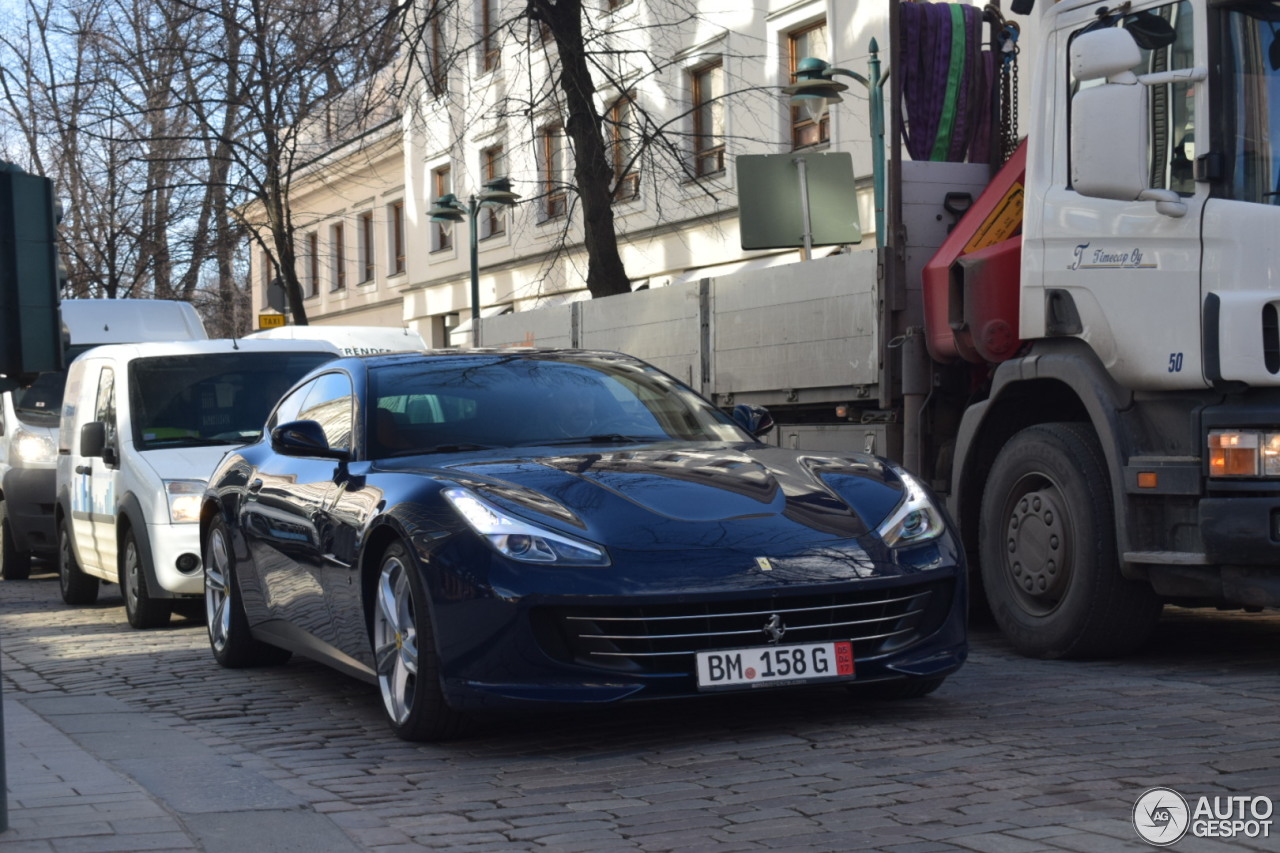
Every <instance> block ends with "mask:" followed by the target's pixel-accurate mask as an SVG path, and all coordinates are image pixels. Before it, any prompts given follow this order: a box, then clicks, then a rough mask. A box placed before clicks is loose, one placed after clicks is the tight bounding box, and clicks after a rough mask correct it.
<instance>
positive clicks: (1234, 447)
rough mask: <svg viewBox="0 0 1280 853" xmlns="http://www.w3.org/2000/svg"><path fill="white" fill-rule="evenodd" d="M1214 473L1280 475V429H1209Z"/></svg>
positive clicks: (1230, 475) (1211, 464) (1210, 468)
mask: <svg viewBox="0 0 1280 853" xmlns="http://www.w3.org/2000/svg"><path fill="white" fill-rule="evenodd" d="M1209 476H1210V477H1280V432H1269V431H1266V430H1257V429H1213V430H1209Z"/></svg>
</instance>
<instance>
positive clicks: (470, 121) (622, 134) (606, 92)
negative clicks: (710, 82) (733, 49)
mask: <svg viewBox="0 0 1280 853" xmlns="http://www.w3.org/2000/svg"><path fill="white" fill-rule="evenodd" d="M474 5H477V6H479V7H480V14H479V16H478V19H477V18H476V16H475V15H474V13H473V10H472V6H473V4H471V3H464V2H461V0H418V2H417V3H416V4H413V3H410V4H406V5H405V6H403V7H402V17H401V22H400V25H401V28H402V30H403V32H404V39H405V47H404V50H403V53H404V55H405V57H406V59H407V60H408V61H407V62H406V65H405V68H406V71H407V72H408V73H409V74H410V77H409V78H407V79H406V86H405V88H406V90H407V91H418V90H426V92H427V93H428V94H429V95H430V96H433V97H435V98H437V99H439V98H448V97H450V96H451V94H452V97H453V103H452V108H451V109H450V110H448V111H447V112H448V114H449V116H450V117H451V119H452V121H453V126H452V127H451V128H450V129H449V132H450V133H452V134H453V140H452V142H451V143H450V147H451V148H454V149H457V148H461V147H462V143H461V140H463V139H465V138H466V137H467V136H468V135H469V134H472V133H474V130H475V125H476V124H477V123H480V122H483V121H488V122H490V123H492V124H520V123H524V124H527V125H529V127H530V133H529V138H530V139H532V137H533V136H534V135H535V133H536V128H535V127H534V124H535V123H536V122H537V121H539V117H540V116H545V115H547V114H558V115H559V116H560V117H562V119H563V127H564V133H565V136H566V138H567V141H568V144H569V148H570V151H571V155H572V158H573V180H572V182H571V183H570V184H568V185H567V186H562V187H556V186H549V185H541V186H539V190H538V193H539V197H541V198H545V196H546V195H547V194H548V193H553V194H554V193H561V192H563V193H567V194H568V195H569V196H570V197H571V198H572V199H573V202H572V204H571V205H570V209H571V211H572V213H573V217H572V218H573V219H574V221H573V222H572V223H571V222H570V221H568V220H566V222H565V223H564V228H563V230H562V232H561V235H560V245H559V250H560V251H563V250H565V249H566V248H567V247H568V246H569V245H570V244H572V243H575V242H576V241H578V240H581V245H582V247H583V250H584V251H585V253H586V256H587V271H586V285H587V289H588V290H589V292H590V293H591V295H592V296H593V297H602V296H609V295H612V294H616V293H625V292H627V291H629V290H630V289H631V283H630V281H629V278H628V275H627V272H626V269H625V267H624V264H623V261H622V258H621V254H620V250H619V239H620V238H619V234H618V228H617V226H616V224H615V221H614V209H615V202H617V201H618V200H619V199H625V198H627V197H629V196H630V195H634V194H635V193H637V192H639V180H640V178H639V176H640V175H641V174H644V175H647V183H646V191H647V192H649V193H651V194H652V196H653V198H654V210H655V211H656V213H657V215H658V217H659V219H661V218H662V216H663V207H662V205H663V200H662V196H663V195H664V194H666V193H668V192H669V187H670V186H671V185H676V186H681V187H684V188H687V189H691V190H692V191H693V192H694V193H696V192H698V191H699V190H701V191H702V193H703V196H702V199H703V201H704V202H706V203H707V204H708V205H710V206H712V207H714V206H715V205H717V204H718V203H719V202H718V195H719V193H718V190H717V188H716V186H715V182H714V180H709V179H712V178H713V177H714V175H715V174H716V173H718V172H721V171H723V168H724V142H725V140H724V139H723V138H721V139H720V140H719V146H718V149H717V152H716V156H717V157H718V158H719V159H718V161H717V166H716V168H705V166H706V163H707V162H709V161H706V160H704V161H699V160H698V158H697V157H696V156H693V155H691V151H692V149H693V148H694V147H695V145H694V143H695V142H696V141H698V140H699V139H702V140H706V139H708V138H710V136H711V132H710V129H708V128H704V127H700V126H699V124H698V119H699V118H700V116H698V115H696V111H697V110H698V109H704V110H705V109H708V108H715V109H723V108H724V105H725V104H726V103H727V102H728V101H729V100H731V99H737V100H739V101H740V102H743V103H745V102H747V101H748V100H750V99H752V98H756V99H759V103H758V105H757V107H756V110H757V112H761V113H762V114H763V113H767V112H768V111H770V110H774V109H776V108H777V107H776V104H777V93H776V91H775V92H765V91H763V90H760V89H758V88H756V87H753V86H749V85H739V84H736V83H735V81H732V80H725V81H723V84H724V85H723V87H722V90H721V91H718V92H716V93H715V94H714V96H711V97H708V98H707V99H705V100H704V101H703V102H701V103H700V104H699V105H697V106H694V105H689V104H687V103H685V100H684V98H683V95H682V93H680V92H664V98H663V100H664V101H666V102H667V104H677V105H679V106H676V107H675V108H671V107H670V106H668V107H666V108H654V107H653V106H652V105H651V104H650V103H648V102H647V101H646V100H645V99H644V98H639V97H635V95H634V93H635V91H636V90H637V88H644V89H648V90H659V89H662V88H664V87H669V86H670V85H671V82H670V81H671V80H672V79H673V78H680V79H683V76H684V75H683V74H681V73H680V69H682V68H683V66H682V65H681V64H680V62H681V61H680V60H679V59H678V58H677V57H678V55H679V54H680V53H681V48H682V47H683V46H685V45H687V44H688V43H689V39H690V38H691V37H692V35H693V33H694V32H695V31H697V30H699V29H701V30H704V31H705V30H710V31H713V32H714V31H715V30H716V27H715V26H714V25H712V24H710V23H709V22H708V21H706V20H705V18H704V17H703V16H701V15H700V14H699V12H698V7H699V4H698V3H697V2H695V0H671V2H667V3H651V4H644V5H645V7H646V10H645V12H644V14H636V15H632V16H625V15H623V16H612V15H607V14H606V15H604V16H603V17H602V15H601V14H599V9H598V8H596V7H592V8H591V9H586V8H584V5H583V2H582V0H521V5H520V6H519V8H515V7H513V6H512V5H511V4H510V3H507V4H506V5H505V7H504V6H503V4H502V3H499V2H498V0H480V2H479V3H478V4H474ZM615 5H616V6H618V7H625V6H631V7H632V8H633V9H634V8H635V7H637V6H639V5H641V4H628V3H625V2H618V3H616V4H612V3H611V4H609V6H610V7H611V8H612V7H613V6H615ZM504 9H505V17H504V16H503V10H504ZM503 44H507V45H510V46H513V47H515V50H513V51H512V52H513V53H514V54H516V55H518V56H523V57H525V58H526V59H527V61H528V63H529V66H532V65H534V64H537V65H538V66H539V68H545V69H546V71H547V74H546V75H541V74H540V73H538V72H534V71H531V70H530V68H529V67H525V68H522V69H521V70H522V71H524V72H528V76H527V78H522V79H521V80H520V83H522V84H523V85H522V86H519V85H512V81H511V80H507V81H506V86H505V88H504V91H503V92H502V93H501V95H500V96H498V97H497V98H496V99H495V102H494V103H493V104H492V105H487V104H486V106H485V107H484V109H487V112H486V113H485V114H483V115H481V114H478V113H477V111H476V110H475V108H474V102H475V101H479V102H481V103H486V102H485V99H484V98H483V97H477V94H476V92H475V91H473V90H471V89H466V90H465V91H459V92H456V93H451V92H450V90H449V85H448V81H449V79H450V77H451V76H452V75H457V76H460V77H462V78H464V79H469V78H471V77H474V76H475V75H474V74H472V73H471V71H470V69H471V68H472V67H473V66H474V64H475V60H474V57H475V56H476V55H477V54H479V55H480V56H482V57H488V56H489V55H490V54H491V53H492V52H496V51H499V50H500V49H501V45H503ZM752 48H755V49H756V50H759V49H761V48H762V46H760V45H748V46H747V49H748V51H750V50H751V49H752ZM531 57H538V58H531ZM736 58H737V59H739V60H742V61H751V62H756V63H759V62H760V61H761V59H762V56H760V55H751V54H750V53H739V54H737V56H736ZM483 61H484V62H487V61H488V60H487V59H485V60H483ZM464 88H465V87H464ZM405 101H406V103H408V104H415V105H416V104H417V103H418V99H417V98H413V97H408V96H406V98H405ZM440 113H441V111H439V110H437V111H435V112H434V113H433V114H432V115H431V116H429V117H427V116H420V117H418V120H419V121H420V122H422V123H423V124H424V128H423V132H424V133H425V134H426V135H428V136H435V137H438V136H439V134H440V133H441V130H440V128H439V127H436V126H428V125H432V124H433V123H438V122H439V121H440ZM761 127H762V126H758V125H749V124H748V123H747V122H743V127H742V128H741V133H742V135H743V138H750V139H752V140H753V141H754V142H757V143H760V144H764V145H769V144H773V143H771V142H769V141H768V140H767V138H766V133H765V132H764V131H763V130H762V129H761ZM721 130H722V129H721ZM686 195H688V193H686ZM686 206H687V204H686ZM577 227H580V228H581V236H580V237H579V236H578V234H577V232H576V230H575V228H577Z"/></svg>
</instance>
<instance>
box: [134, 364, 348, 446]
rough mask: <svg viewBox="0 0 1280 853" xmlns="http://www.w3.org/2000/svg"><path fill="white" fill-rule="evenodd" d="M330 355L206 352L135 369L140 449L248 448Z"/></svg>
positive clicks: (136, 437)
mask: <svg viewBox="0 0 1280 853" xmlns="http://www.w3.org/2000/svg"><path fill="white" fill-rule="evenodd" d="M335 357H336V356H335V354H334V353H330V352H245V351H243V350H240V351H236V352H226V353H201V354H198V355H177V356H173V355H171V356H160V357H156V358H140V359H136V360H135V361H133V362H132V363H131V364H130V365H129V380H130V381H129V387H130V392H129V406H130V411H131V413H132V418H131V420H132V422H133V441H134V444H135V446H137V447H138V449H140V450H151V449H154V448H158V447H199V446H203V445H217V444H245V443H247V442H250V441H254V440H256V439H257V438H258V436H259V435H261V433H262V426H263V424H264V423H265V422H266V420H267V415H268V414H270V412H271V409H272V408H273V407H274V406H275V404H276V401H277V400H279V399H280V397H281V395H283V394H284V392H285V391H287V390H288V389H289V387H290V386H291V385H293V383H294V382H296V381H297V380H298V379H301V378H302V376H303V375H304V374H305V373H307V372H308V371H309V370H311V369H312V368H313V367H316V366H317V365H320V364H323V363H324V362H326V361H329V360H331V359H333V358H335Z"/></svg>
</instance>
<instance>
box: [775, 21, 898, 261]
mask: <svg viewBox="0 0 1280 853" xmlns="http://www.w3.org/2000/svg"><path fill="white" fill-rule="evenodd" d="M870 49H871V59H870V61H869V62H868V63H867V64H868V65H869V66H870V70H871V76H870V78H869V79H868V78H867V77H864V76H863V75H861V74H859V73H858V72H856V71H849V70H848V69H845V68H835V67H833V66H832V65H831V63H829V62H825V61H823V60H821V59H815V58H813V57H811V56H808V57H805V58H804V59H801V60H800V61H799V62H797V63H796V82H794V83H792V84H791V85H790V86H784V87H783V89H782V91H784V92H786V93H787V94H788V95H790V96H791V106H793V107H803V108H804V109H805V110H806V111H808V113H809V117H810V118H811V119H812V120H813V121H815V122H817V121H820V120H821V119H822V116H823V114H824V113H826V111H827V108H828V107H830V106H832V105H834V104H838V103H840V102H841V101H842V100H843V98H842V97H841V96H840V93H841V92H844V91H846V90H848V88H849V87H848V86H846V85H845V84H843V83H839V82H836V81H835V80H832V79H831V78H832V77H835V76H837V75H844V76H845V77H852V78H853V79H854V80H857V81H858V82H859V83H861V84H862V85H863V86H865V87H866V88H867V100H868V103H869V107H870V111H871V175H872V187H873V189H874V192H875V205H876V246H877V247H878V248H883V247H884V93H883V91H882V90H881V80H880V46H879V45H878V44H876V40H875V39H872V40H871V45H870Z"/></svg>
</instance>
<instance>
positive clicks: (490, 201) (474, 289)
mask: <svg viewBox="0 0 1280 853" xmlns="http://www.w3.org/2000/svg"><path fill="white" fill-rule="evenodd" d="M482 186H483V187H484V189H483V190H481V191H480V192H479V193H478V194H476V195H472V196H471V198H470V199H468V201H467V204H466V206H465V207H464V206H463V204H462V202H461V201H459V200H458V197H457V196H456V195H454V194H453V193H445V194H444V195H442V196H440V197H439V198H438V199H436V205H435V207H433V208H431V209H430V210H429V211H427V215H428V216H429V217H430V218H431V221H432V222H438V223H440V224H442V225H444V224H453V223H455V222H461V221H462V220H463V219H464V218H466V219H467V220H468V221H469V222H470V225H471V235H470V236H471V345H472V346H479V345H480V263H479V260H478V254H479V252H478V248H477V244H478V242H479V237H478V235H477V233H476V232H477V230H478V229H477V225H476V214H477V213H479V212H480V210H481V209H482V208H485V207H513V206H514V205H515V204H516V202H517V201H518V200H519V198H520V195H519V194H518V193H514V192H512V191H511V181H510V179H508V178H492V179H490V180H488V181H485V182H484V184H483V185H482Z"/></svg>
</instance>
